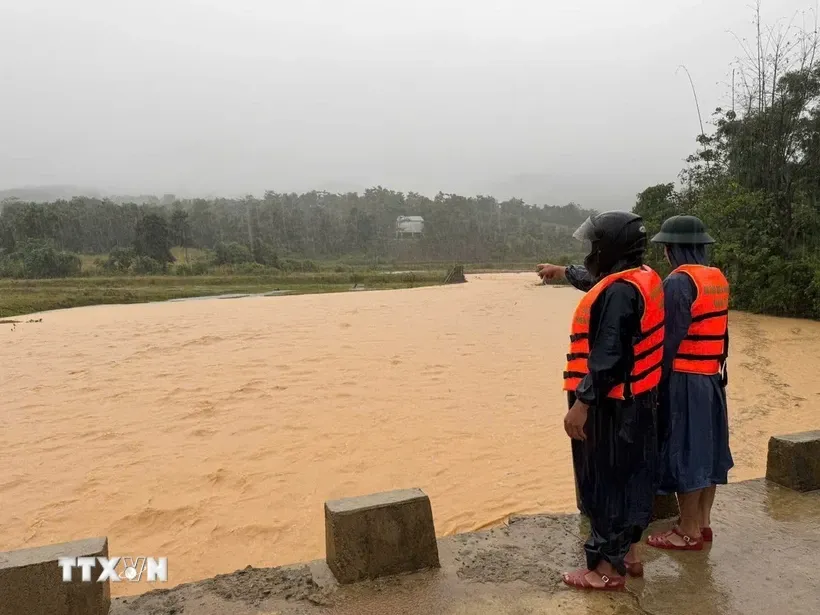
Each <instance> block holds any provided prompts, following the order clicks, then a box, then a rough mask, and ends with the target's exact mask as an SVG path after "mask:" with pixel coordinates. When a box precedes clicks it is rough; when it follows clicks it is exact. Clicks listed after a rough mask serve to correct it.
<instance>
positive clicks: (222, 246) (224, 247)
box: [215, 241, 253, 265]
mask: <svg viewBox="0 0 820 615" xmlns="http://www.w3.org/2000/svg"><path fill="white" fill-rule="evenodd" d="M215 252H216V256H215V261H216V264H217V265H239V264H241V263H251V262H253V254H251V251H250V250H249V249H248V246H246V245H243V244H241V243H236V242H234V241H227V242H222V241H220V242H219V243H218V244H216V250H215Z"/></svg>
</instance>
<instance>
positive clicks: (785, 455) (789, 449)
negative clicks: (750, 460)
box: [766, 431, 820, 491]
mask: <svg viewBox="0 0 820 615" xmlns="http://www.w3.org/2000/svg"><path fill="white" fill-rule="evenodd" d="M766 478H767V479H769V480H770V481H772V482H775V483H777V484H778V485H783V486H784V487H788V488H789V489H794V490H795V491H814V490H815V489H820V431H806V432H803V433H795V434H790V435H787V436H773V437H772V438H770V439H769V457H768V459H767V461H766Z"/></svg>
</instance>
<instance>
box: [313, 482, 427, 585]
mask: <svg viewBox="0 0 820 615" xmlns="http://www.w3.org/2000/svg"><path fill="white" fill-rule="evenodd" d="M325 549H326V560H327V565H328V567H329V568H330V570H331V571H332V572H333V575H334V576H335V577H336V579H337V580H338V581H339V583H354V582H356V581H362V580H364V579H373V578H377V577H382V576H387V575H391V574H398V573H400V572H410V571H414V570H421V569H423V568H438V567H439V558H438V544H437V543H436V531H435V527H434V526H433V510H432V508H431V506H430V498H428V497H427V495H425V493H424V492H423V491H422V490H421V489H402V490H398V491H388V492H385V493H376V494H373V495H365V496H361V497H355V498H347V499H343V500H334V501H330V502H325Z"/></svg>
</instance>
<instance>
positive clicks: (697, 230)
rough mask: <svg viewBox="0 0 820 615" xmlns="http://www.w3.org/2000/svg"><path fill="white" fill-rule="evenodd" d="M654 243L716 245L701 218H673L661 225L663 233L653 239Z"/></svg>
mask: <svg viewBox="0 0 820 615" xmlns="http://www.w3.org/2000/svg"><path fill="white" fill-rule="evenodd" d="M652 243H662V244H664V245H670V244H675V243H681V244H687V245H705V244H710V243H715V240H714V239H712V237H711V236H710V235H709V233H707V232H706V227H705V226H704V224H703V222H701V220H700V218H696V217H695V216H672V217H671V218H669V219H668V220H666V221H665V222H664V223H663V224H662V225H661V232H660V233H658V234H657V235H655V236H654V237H653V238H652Z"/></svg>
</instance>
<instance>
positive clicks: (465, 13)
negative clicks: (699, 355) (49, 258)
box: [0, 0, 816, 208]
mask: <svg viewBox="0 0 820 615" xmlns="http://www.w3.org/2000/svg"><path fill="white" fill-rule="evenodd" d="M749 4H750V0H617V1H616V0H404V1H402V2H398V1H395V0H0V188H12V187H20V186H26V185H39V184H77V185H83V186H95V187H98V188H100V189H102V190H107V191H114V192H120V193H123V192H127V193H142V192H149V193H163V192H173V193H176V194H179V195H207V194H216V193H218V194H225V195H236V194H244V193H256V194H261V193H262V192H263V191H264V190H266V189H271V190H279V191H285V190H307V189H311V188H328V189H342V188H346V187H348V186H349V187H351V188H353V189H355V188H361V187H366V186H370V185H375V184H382V185H385V186H388V187H392V188H395V189H399V190H405V191H407V190H416V191H420V192H424V193H428V194H434V193H435V192H437V191H438V190H443V191H445V192H448V191H451V192H460V193H477V192H485V193H487V192H490V193H493V192H494V193H495V194H496V195H497V196H500V197H506V196H509V194H507V193H509V192H519V193H524V194H522V196H524V197H525V198H536V197H541V198H548V199H550V200H551V201H553V204H561V203H562V202H566V201H568V200H576V201H579V202H581V203H582V204H583V205H587V206H591V207H597V208H607V207H618V208H628V207H631V206H632V204H633V203H634V195H635V193H637V192H638V191H640V190H641V189H643V188H644V187H646V186H647V185H650V184H654V183H659V182H664V181H673V180H674V179H675V177H676V175H677V173H678V171H679V170H680V169H681V167H682V166H683V159H684V158H685V157H686V155H687V154H689V153H690V152H692V151H693V149H694V145H695V144H694V137H695V136H696V134H697V133H698V130H699V129H698V122H697V114H696V111H695V107H694V104H693V100H692V93H691V90H690V86H689V83H688V81H687V79H686V76H685V74H684V73H683V72H679V73H678V74H676V69H677V67H678V65H680V64H685V65H686V66H687V67H688V68H689V70H690V72H691V74H692V77H693V79H694V81H695V85H696V87H697V91H698V96H699V97H700V103H701V107H702V109H703V111H704V113H706V114H708V113H709V112H710V111H711V110H712V109H713V108H714V107H715V106H717V105H718V104H723V103H726V102H727V100H728V98H729V97H728V90H729V88H728V86H727V85H726V84H727V83H728V81H729V79H730V78H729V77H728V75H729V74H730V73H729V68H728V67H729V64H730V62H731V61H732V58H733V57H734V56H735V55H736V54H737V53H738V47H737V43H736V42H735V40H734V39H733V38H732V36H731V35H730V34H729V33H728V31H729V30H732V31H735V32H737V33H739V34H751V18H752V12H751V10H750V8H749ZM815 4H816V0H767V1H764V7H763V9H764V19H765V20H767V21H770V22H773V21H775V20H776V19H778V18H787V19H790V18H791V17H793V15H794V14H795V12H796V11H800V10H805V9H811V8H812V7H814V6H815Z"/></svg>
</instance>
